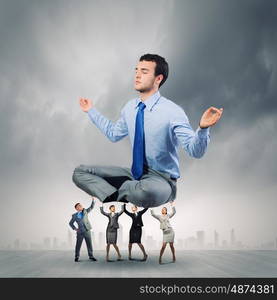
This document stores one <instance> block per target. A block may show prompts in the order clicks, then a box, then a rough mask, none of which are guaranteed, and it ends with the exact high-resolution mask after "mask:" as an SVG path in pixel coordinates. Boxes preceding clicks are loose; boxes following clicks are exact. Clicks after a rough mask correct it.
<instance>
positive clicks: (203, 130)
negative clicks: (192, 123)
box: [196, 126, 210, 138]
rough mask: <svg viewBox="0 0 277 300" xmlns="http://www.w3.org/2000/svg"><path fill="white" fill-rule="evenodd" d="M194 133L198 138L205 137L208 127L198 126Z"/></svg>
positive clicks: (208, 133)
mask: <svg viewBox="0 0 277 300" xmlns="http://www.w3.org/2000/svg"><path fill="white" fill-rule="evenodd" d="M196 133H197V135H198V136H199V137H200V138H207V137H208V136H209V135H210V127H207V128H200V127H199V126H198V128H197V130H196Z"/></svg>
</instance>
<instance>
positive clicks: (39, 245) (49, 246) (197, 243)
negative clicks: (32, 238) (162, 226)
mask: <svg viewBox="0 0 277 300" xmlns="http://www.w3.org/2000/svg"><path fill="white" fill-rule="evenodd" d="M119 226H120V227H119V229H118V242H117V244H118V246H119V248H126V249H127V246H128V236H124V234H123V228H122V225H121V224H119ZM91 234H92V244H93V248H94V249H95V250H103V249H105V247H106V242H105V241H106V237H105V232H102V231H99V232H94V231H93V230H92V231H91ZM160 238H162V235H160ZM142 243H143V244H144V245H145V247H146V248H147V249H149V250H158V249H160V247H161V244H162V240H159V239H157V238H156V239H155V238H154V237H153V236H152V235H149V234H147V232H146V230H145V229H144V228H143V231H142ZM174 245H175V247H176V249H177V250H186V249H187V250H201V249H202V250H213V249H214V250H224V249H225V250H230V249H232V250H243V249H247V250H249V249H276V250H277V237H276V238H275V240H274V241H261V242H260V243H259V244H256V245H255V246H253V245H252V246H250V245H247V244H244V243H243V242H242V241H240V240H237V238H236V233H235V229H234V228H232V229H231V230H230V236H229V240H228V238H227V237H225V236H224V237H223V238H221V239H220V233H218V231H216V230H214V240H213V241H210V240H209V241H207V240H206V237H205V231H204V230H198V231H196V232H195V235H192V236H188V237H185V238H181V237H179V236H175V242H174ZM83 246H85V244H83ZM74 247H75V233H74V232H72V231H71V230H70V229H68V232H67V239H66V240H61V239H59V238H57V237H44V238H43V239H42V241H37V242H30V243H27V242H24V241H21V240H20V239H18V238H17V239H15V240H14V241H13V243H12V244H7V245H3V244H0V250H72V251H73V249H74Z"/></svg>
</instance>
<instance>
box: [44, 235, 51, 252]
mask: <svg viewBox="0 0 277 300" xmlns="http://www.w3.org/2000/svg"><path fill="white" fill-rule="evenodd" d="M43 248H44V249H46V250H49V249H50V248H51V239H50V237H45V238H44V239H43Z"/></svg>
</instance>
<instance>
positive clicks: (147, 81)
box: [134, 60, 163, 93]
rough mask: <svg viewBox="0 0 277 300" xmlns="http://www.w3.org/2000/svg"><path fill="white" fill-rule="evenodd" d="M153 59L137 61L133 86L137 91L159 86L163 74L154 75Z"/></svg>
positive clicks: (154, 65)
mask: <svg viewBox="0 0 277 300" xmlns="http://www.w3.org/2000/svg"><path fill="white" fill-rule="evenodd" d="M155 68H156V63H155V62H154V61H146V60H143V61H139V62H138V64H137V66H136V69H135V78H134V87H135V90H137V91H138V92H142V93H143V92H148V91H150V90H152V89H153V88H154V87H157V88H158V87H159V84H160V82H161V80H162V78H163V75H158V76H155Z"/></svg>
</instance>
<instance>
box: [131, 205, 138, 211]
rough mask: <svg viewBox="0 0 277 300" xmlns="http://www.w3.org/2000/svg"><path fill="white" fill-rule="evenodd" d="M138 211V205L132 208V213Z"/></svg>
mask: <svg viewBox="0 0 277 300" xmlns="http://www.w3.org/2000/svg"><path fill="white" fill-rule="evenodd" d="M137 210H138V207H137V206H136V205H133V206H132V212H133V213H135V212H137Z"/></svg>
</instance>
